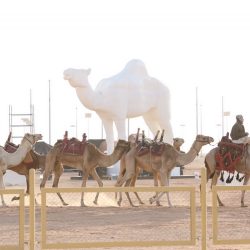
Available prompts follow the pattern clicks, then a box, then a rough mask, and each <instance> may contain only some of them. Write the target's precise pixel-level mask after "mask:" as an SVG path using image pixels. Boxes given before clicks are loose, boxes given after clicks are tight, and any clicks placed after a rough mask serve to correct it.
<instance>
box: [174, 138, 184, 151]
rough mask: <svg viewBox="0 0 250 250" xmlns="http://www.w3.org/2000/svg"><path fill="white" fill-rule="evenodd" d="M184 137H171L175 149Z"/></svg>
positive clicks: (178, 147) (179, 145)
mask: <svg viewBox="0 0 250 250" xmlns="http://www.w3.org/2000/svg"><path fill="white" fill-rule="evenodd" d="M184 142H185V141H184V139H182V138H179V137H175V138H173V146H174V148H176V149H180V147H181V145H182V144H183V143H184Z"/></svg>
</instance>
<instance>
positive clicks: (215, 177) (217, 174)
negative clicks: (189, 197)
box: [208, 171, 224, 207]
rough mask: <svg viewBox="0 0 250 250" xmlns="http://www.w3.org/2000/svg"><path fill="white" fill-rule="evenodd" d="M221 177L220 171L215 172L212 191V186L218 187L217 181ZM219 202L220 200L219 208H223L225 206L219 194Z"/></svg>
mask: <svg viewBox="0 0 250 250" xmlns="http://www.w3.org/2000/svg"><path fill="white" fill-rule="evenodd" d="M219 177H220V171H215V172H214V176H213V178H212V181H211V189H212V186H213V185H216V184H217V181H218V178H219ZM208 178H209V177H208ZM217 200H218V203H219V206H220V207H223V206H224V204H223V202H222V201H221V199H220V197H219V195H218V194H217Z"/></svg>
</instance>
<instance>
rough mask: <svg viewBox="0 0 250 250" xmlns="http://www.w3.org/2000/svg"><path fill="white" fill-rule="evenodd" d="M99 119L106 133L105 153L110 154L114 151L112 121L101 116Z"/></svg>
mask: <svg viewBox="0 0 250 250" xmlns="http://www.w3.org/2000/svg"><path fill="white" fill-rule="evenodd" d="M99 115H100V118H101V119H102V122H103V127H104V130H105V133H106V142H107V152H108V154H111V153H112V152H113V150H114V132H113V120H110V119H107V118H106V117H105V116H102V115H101V114H99Z"/></svg>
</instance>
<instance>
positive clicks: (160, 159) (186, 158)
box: [117, 135, 214, 206]
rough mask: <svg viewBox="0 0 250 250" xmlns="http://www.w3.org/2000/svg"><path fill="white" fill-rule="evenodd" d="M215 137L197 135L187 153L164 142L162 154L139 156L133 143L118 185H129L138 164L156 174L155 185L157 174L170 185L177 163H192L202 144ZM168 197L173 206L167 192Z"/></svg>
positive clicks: (161, 182)
mask: <svg viewBox="0 0 250 250" xmlns="http://www.w3.org/2000/svg"><path fill="white" fill-rule="evenodd" d="M213 141H214V139H213V138H212V137H209V136H203V135H197V136H196V139H195V141H194V143H193V145H192V146H191V148H190V150H189V151H188V152H187V153H181V152H179V151H177V150H176V149H175V148H174V147H173V146H172V145H169V144H164V150H163V153H162V154H161V155H154V154H152V153H151V152H150V151H149V152H148V153H147V154H144V155H141V156H138V154H137V147H136V145H135V144H133V145H131V149H130V151H129V152H128V153H127V154H126V155H125V166H126V172H125V175H124V176H123V178H122V179H121V180H120V182H119V183H117V186H122V185H123V183H125V182H126V185H127V186H128V185H129V184H130V180H131V179H133V178H134V176H135V175H136V174H137V173H136V169H137V166H139V167H140V168H142V169H143V170H145V171H147V172H150V173H153V175H154V185H155V186H157V185H158V181H157V178H156V177H157V175H159V176H160V184H161V186H169V179H170V175H171V171H172V169H173V168H174V167H175V166H176V165H182V166H184V165H187V164H189V163H191V162H192V161H193V160H194V159H195V157H196V156H197V155H198V153H199V151H200V150H201V148H202V146H204V145H207V144H209V143H211V142H213ZM163 194H164V192H163V193H161V194H160V195H159V196H156V197H152V198H151V199H150V203H153V202H155V201H159V199H160V198H161V196H162V195H163ZM167 199H168V203H169V206H172V204H171V202H170V199H169V195H168V192H167Z"/></svg>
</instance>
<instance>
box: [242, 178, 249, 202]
mask: <svg viewBox="0 0 250 250" xmlns="http://www.w3.org/2000/svg"><path fill="white" fill-rule="evenodd" d="M249 177H250V176H249V175H248V174H246V175H245V179H244V182H243V185H247V183H248V181H249ZM245 192H246V190H242V193H241V207H247V205H245V203H244V197H245Z"/></svg>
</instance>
